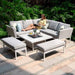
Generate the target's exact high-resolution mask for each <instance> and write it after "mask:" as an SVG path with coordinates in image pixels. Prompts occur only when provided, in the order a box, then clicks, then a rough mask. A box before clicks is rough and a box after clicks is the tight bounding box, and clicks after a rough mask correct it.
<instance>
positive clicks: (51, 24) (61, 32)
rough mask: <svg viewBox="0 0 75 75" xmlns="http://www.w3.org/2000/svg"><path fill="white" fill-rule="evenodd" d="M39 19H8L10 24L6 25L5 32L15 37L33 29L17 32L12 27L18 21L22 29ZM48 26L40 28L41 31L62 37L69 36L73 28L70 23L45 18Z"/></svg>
mask: <svg viewBox="0 0 75 75" xmlns="http://www.w3.org/2000/svg"><path fill="white" fill-rule="evenodd" d="M39 20H40V19H29V20H19V21H10V24H9V25H7V32H8V36H13V37H15V38H17V37H18V35H21V34H26V33H29V32H31V31H33V30H28V31H21V32H17V30H16V29H15V28H14V26H16V25H17V24H18V23H20V24H21V26H22V29H24V28H26V27H27V26H28V25H30V24H37V23H38V21H39ZM47 24H48V27H47V28H46V29H41V32H43V33H45V34H48V35H51V36H53V37H54V38H58V39H63V38H70V39H71V35H72V32H73V28H72V27H71V26H70V24H66V23H62V22H58V21H54V20H49V19H47ZM61 26H64V29H60V28H61Z"/></svg>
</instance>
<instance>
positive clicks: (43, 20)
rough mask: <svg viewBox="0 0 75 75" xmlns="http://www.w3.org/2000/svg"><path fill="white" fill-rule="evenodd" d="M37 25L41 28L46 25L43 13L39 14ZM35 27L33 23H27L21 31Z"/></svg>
mask: <svg viewBox="0 0 75 75" xmlns="http://www.w3.org/2000/svg"><path fill="white" fill-rule="evenodd" d="M38 25H40V26H41V28H43V27H44V26H45V25H46V17H45V15H44V14H42V15H41V20H40V21H39V23H38ZM35 28H36V27H35V26H34V24H31V25H29V26H28V27H27V28H25V29H22V31H27V30H31V29H35Z"/></svg>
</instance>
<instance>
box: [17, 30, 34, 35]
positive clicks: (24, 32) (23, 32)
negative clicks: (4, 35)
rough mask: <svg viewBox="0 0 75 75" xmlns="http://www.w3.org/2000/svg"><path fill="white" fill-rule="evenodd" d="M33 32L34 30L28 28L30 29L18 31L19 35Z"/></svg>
mask: <svg viewBox="0 0 75 75" xmlns="http://www.w3.org/2000/svg"><path fill="white" fill-rule="evenodd" d="M30 32H33V30H28V31H21V32H16V34H17V35H21V34H27V33H30Z"/></svg>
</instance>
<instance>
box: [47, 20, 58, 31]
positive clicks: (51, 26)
mask: <svg viewBox="0 0 75 75" xmlns="http://www.w3.org/2000/svg"><path fill="white" fill-rule="evenodd" d="M58 24H59V22H57V21H53V20H50V22H49V26H48V28H49V29H52V30H57V26H58Z"/></svg>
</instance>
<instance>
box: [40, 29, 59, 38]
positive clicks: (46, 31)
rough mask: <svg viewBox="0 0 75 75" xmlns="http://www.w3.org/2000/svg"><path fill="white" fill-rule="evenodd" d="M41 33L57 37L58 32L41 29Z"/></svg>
mask: <svg viewBox="0 0 75 75" xmlns="http://www.w3.org/2000/svg"><path fill="white" fill-rule="evenodd" d="M41 32H43V33H46V34H48V35H52V36H53V37H58V32H57V31H55V30H52V29H41Z"/></svg>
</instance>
